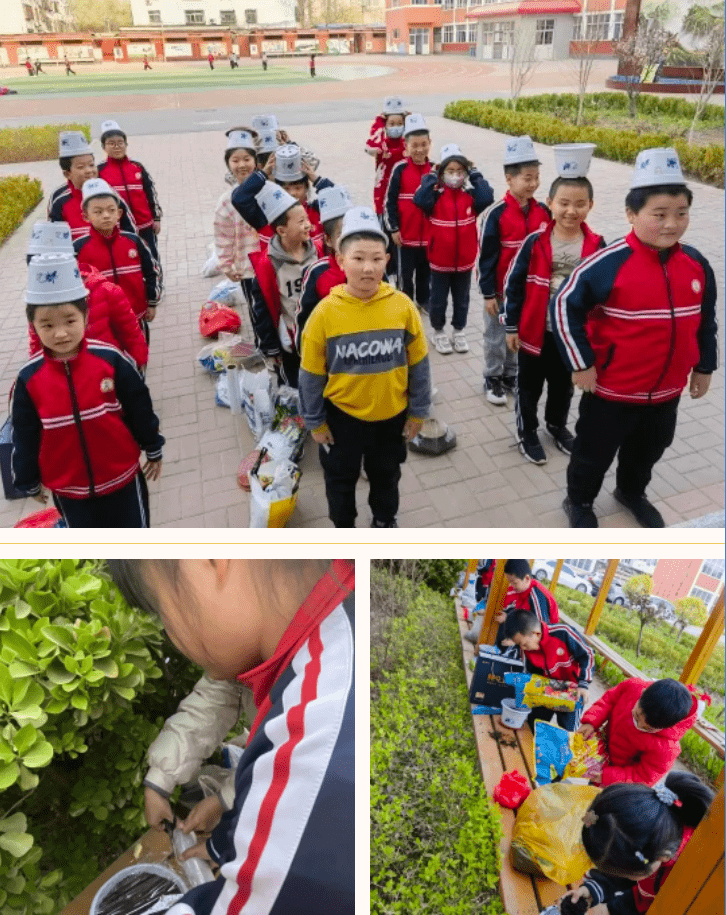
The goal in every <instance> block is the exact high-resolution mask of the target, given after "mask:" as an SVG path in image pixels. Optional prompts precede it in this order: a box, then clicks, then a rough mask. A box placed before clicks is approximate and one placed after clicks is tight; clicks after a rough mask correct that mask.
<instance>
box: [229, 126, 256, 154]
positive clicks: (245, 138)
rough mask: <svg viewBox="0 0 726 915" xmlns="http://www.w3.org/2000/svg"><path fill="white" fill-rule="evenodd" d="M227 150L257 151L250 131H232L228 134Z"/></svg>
mask: <svg viewBox="0 0 726 915" xmlns="http://www.w3.org/2000/svg"><path fill="white" fill-rule="evenodd" d="M227 149H252V150H255V151H256V149H257V147H256V146H255V138H254V137H253V136H252V134H251V133H250V132H249V130H230V132H229V133H228V134H227Z"/></svg>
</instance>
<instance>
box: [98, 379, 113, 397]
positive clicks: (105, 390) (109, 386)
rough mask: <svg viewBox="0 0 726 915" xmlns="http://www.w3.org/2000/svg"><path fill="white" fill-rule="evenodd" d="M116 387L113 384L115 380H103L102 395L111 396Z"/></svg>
mask: <svg viewBox="0 0 726 915" xmlns="http://www.w3.org/2000/svg"><path fill="white" fill-rule="evenodd" d="M114 387H115V385H114V383H113V378H102V379H101V393H102V394H109V393H110V392H111V391H113V389H114Z"/></svg>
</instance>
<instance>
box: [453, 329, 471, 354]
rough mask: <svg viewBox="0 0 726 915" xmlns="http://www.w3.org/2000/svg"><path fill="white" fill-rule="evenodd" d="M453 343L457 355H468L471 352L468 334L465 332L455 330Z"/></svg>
mask: <svg viewBox="0 0 726 915" xmlns="http://www.w3.org/2000/svg"><path fill="white" fill-rule="evenodd" d="M451 342H452V343H453V344H454V351H455V352H457V353H468V352H469V341H468V340H467V339H466V334H465V333H464V331H463V330H455V331H454V334H453V336H452V338H451Z"/></svg>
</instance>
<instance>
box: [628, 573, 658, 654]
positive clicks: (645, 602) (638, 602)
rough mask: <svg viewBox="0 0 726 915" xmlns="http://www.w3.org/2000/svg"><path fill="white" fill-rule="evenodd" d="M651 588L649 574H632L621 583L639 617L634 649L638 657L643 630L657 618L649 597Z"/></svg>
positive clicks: (651, 581) (651, 582) (651, 580)
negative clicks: (638, 629) (636, 643)
mask: <svg viewBox="0 0 726 915" xmlns="http://www.w3.org/2000/svg"><path fill="white" fill-rule="evenodd" d="M652 590H653V579H652V578H651V577H650V575H633V577H632V578H629V579H628V580H627V581H626V582H625V584H624V585H623V591H624V593H625V596H626V597H627V599H628V603H629V604H630V607H631V609H632V610H635V612H636V613H637V614H638V616H639V618H640V632H639V633H638V645H637V647H636V649H635V655H636V657H638V658H639V657H640V645H641V642H642V641H643V630H644V629H645V627H646V626H647V625H648V624H649V623H653V622H655V620H656V619H657V610H656V607H655V605H654V604H653V602H652V601H651V599H650V595H651V591H652Z"/></svg>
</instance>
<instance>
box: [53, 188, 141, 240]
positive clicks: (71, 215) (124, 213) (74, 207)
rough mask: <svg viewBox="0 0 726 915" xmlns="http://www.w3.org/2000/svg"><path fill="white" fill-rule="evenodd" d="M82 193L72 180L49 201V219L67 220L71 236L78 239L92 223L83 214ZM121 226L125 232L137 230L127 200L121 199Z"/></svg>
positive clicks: (56, 191)
mask: <svg viewBox="0 0 726 915" xmlns="http://www.w3.org/2000/svg"><path fill="white" fill-rule="evenodd" d="M82 200H83V195H82V193H81V192H80V191H79V190H78V188H77V187H75V185H73V184H71V182H70V181H66V183H65V184H64V185H62V186H61V187H59V188H57V189H56V190H55V191H53V193H52V194H51V196H50V200H49V201H48V221H49V222H67V223H68V225H69V226H70V227H71V238H72V239H73V241H76V239H78V238H83V237H84V236H86V235H88V234H89V233H90V231H91V223H90V222H86V219H85V217H84V215H83V207H82V206H81V201H82ZM120 206H121V220H120V222H119V227H120V229H121V230H122V231H123V232H136V223H135V222H134V218H133V216H132V215H131V212H130V210H129V208H128V206H127V205H126V203H125V201H123V200H122V201H121V204H120Z"/></svg>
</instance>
